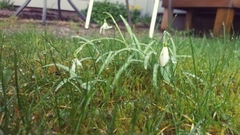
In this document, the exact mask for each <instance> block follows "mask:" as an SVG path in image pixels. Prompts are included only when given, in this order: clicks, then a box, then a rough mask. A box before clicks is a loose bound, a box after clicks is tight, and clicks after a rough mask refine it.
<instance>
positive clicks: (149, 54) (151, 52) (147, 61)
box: [144, 51, 157, 69]
mask: <svg viewBox="0 0 240 135" xmlns="http://www.w3.org/2000/svg"><path fill="white" fill-rule="evenodd" d="M152 54H154V55H157V53H156V52H154V51H150V52H148V53H147V54H146V56H145V58H144V68H145V69H147V67H148V63H149V58H150V56H151V55H152Z"/></svg>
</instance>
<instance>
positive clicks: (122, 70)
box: [112, 55, 142, 85]
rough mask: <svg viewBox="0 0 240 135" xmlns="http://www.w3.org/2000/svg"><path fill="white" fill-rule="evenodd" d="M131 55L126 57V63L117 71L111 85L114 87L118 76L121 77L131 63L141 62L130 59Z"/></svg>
mask: <svg viewBox="0 0 240 135" xmlns="http://www.w3.org/2000/svg"><path fill="white" fill-rule="evenodd" d="M132 58H133V55H131V56H129V57H128V60H127V61H126V63H125V64H124V65H123V66H122V67H121V68H120V69H119V70H118V72H117V74H116V75H115V77H114V79H113V82H112V85H115V84H116V82H117V81H118V79H119V78H120V76H121V75H122V73H123V72H124V71H125V70H126V69H127V67H128V66H129V65H130V64H131V63H133V62H142V61H140V60H136V59H132Z"/></svg>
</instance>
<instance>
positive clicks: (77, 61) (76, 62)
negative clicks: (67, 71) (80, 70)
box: [71, 58, 82, 72]
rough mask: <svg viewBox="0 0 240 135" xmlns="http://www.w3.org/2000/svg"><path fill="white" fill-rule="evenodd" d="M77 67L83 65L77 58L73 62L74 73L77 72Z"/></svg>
mask: <svg viewBox="0 0 240 135" xmlns="http://www.w3.org/2000/svg"><path fill="white" fill-rule="evenodd" d="M77 66H80V67H82V63H81V62H80V61H79V60H78V59H77V58H75V59H73V60H72V67H71V70H72V71H73V72H75V69H76V67H77Z"/></svg>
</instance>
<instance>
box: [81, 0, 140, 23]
mask: <svg viewBox="0 0 240 135" xmlns="http://www.w3.org/2000/svg"><path fill="white" fill-rule="evenodd" d="M87 10H88V8H86V9H84V10H83V11H82V12H83V14H85V15H86V14H87ZM130 11H131V19H132V21H133V22H136V21H137V20H138V19H139V17H140V10H139V9H133V10H130ZM103 12H108V13H110V14H111V15H112V16H113V17H114V19H115V20H116V22H117V23H118V22H121V21H122V20H121V18H120V16H119V15H122V16H123V17H124V18H127V9H126V6H125V5H124V4H121V3H118V2H116V3H112V2H109V1H108V0H105V1H103V2H99V1H96V2H94V6H93V9H92V16H91V20H92V22H93V23H97V24H98V25H102V24H103V20H104V18H109V16H107V15H106V14H104V13H103ZM107 21H108V22H110V23H111V22H112V19H108V20H107Z"/></svg>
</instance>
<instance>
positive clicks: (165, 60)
mask: <svg viewBox="0 0 240 135" xmlns="http://www.w3.org/2000/svg"><path fill="white" fill-rule="evenodd" d="M159 59H160V65H161V66H162V67H164V66H165V65H166V64H167V63H168V61H169V53H168V47H163V48H162V51H161V53H160V58H159Z"/></svg>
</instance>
